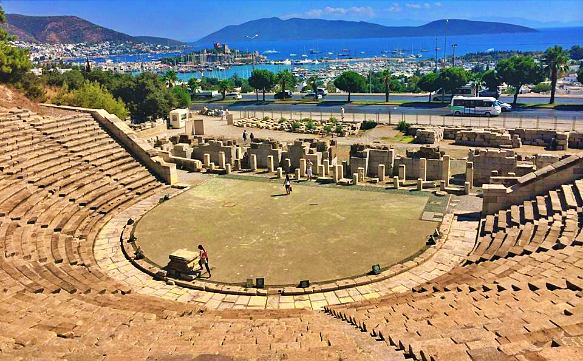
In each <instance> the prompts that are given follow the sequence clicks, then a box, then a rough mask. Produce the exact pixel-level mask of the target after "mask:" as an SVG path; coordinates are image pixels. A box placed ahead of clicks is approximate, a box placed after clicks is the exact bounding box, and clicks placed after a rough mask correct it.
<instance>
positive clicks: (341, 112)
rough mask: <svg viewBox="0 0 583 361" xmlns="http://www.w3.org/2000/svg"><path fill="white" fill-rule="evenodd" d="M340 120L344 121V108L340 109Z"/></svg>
mask: <svg viewBox="0 0 583 361" xmlns="http://www.w3.org/2000/svg"><path fill="white" fill-rule="evenodd" d="M340 119H342V121H344V107H340Z"/></svg>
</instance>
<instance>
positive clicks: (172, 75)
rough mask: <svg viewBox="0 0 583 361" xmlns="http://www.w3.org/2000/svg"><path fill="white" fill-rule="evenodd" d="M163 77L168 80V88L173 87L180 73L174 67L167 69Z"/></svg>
mask: <svg viewBox="0 0 583 361" xmlns="http://www.w3.org/2000/svg"><path fill="white" fill-rule="evenodd" d="M162 79H164V81H165V82H166V86H168V88H172V87H173V86H174V85H175V84H176V82H177V81H178V74H176V72H175V71H174V70H172V69H170V70H167V71H166V73H164V75H163V76H162Z"/></svg>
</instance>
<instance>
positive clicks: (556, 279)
mask: <svg viewBox="0 0 583 361" xmlns="http://www.w3.org/2000/svg"><path fill="white" fill-rule="evenodd" d="M581 260H583V247H565V248H561V249H557V250H550V251H548V252H545V253H533V254H528V255H523V256H516V257H513V258H500V259H496V260H494V261H490V262H482V263H474V264H469V265H465V266H464V267H457V268H454V269H452V270H451V271H450V272H448V273H446V274H444V275H442V276H439V277H436V278H435V279H433V280H431V281H430V282H427V283H424V284H421V285H419V286H416V287H414V288H413V292H419V293H424V292H490V291H494V292H502V291H505V290H514V291H518V290H526V289H530V290H532V291H535V290H538V289H543V288H547V289H551V290H552V289H570V290H572V291H577V292H578V291H581V290H582V289H583V278H581V276H583V264H582V263H581Z"/></svg>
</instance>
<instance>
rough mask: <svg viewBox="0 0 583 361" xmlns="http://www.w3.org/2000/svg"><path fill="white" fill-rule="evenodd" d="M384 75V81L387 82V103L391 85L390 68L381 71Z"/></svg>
mask: <svg viewBox="0 0 583 361" xmlns="http://www.w3.org/2000/svg"><path fill="white" fill-rule="evenodd" d="M381 76H382V77H383V83H384V84H385V103H388V102H389V90H390V87H391V72H390V71H389V69H385V70H383V71H382V72H381Z"/></svg>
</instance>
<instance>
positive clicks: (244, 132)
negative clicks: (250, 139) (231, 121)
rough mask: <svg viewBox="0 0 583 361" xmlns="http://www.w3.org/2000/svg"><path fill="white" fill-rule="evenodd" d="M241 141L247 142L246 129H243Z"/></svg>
mask: <svg viewBox="0 0 583 361" xmlns="http://www.w3.org/2000/svg"><path fill="white" fill-rule="evenodd" d="M243 143H247V129H244V130H243Z"/></svg>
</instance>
